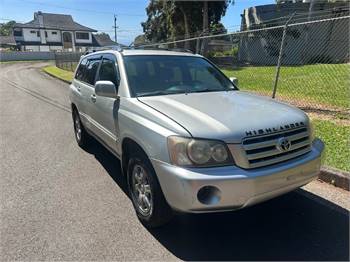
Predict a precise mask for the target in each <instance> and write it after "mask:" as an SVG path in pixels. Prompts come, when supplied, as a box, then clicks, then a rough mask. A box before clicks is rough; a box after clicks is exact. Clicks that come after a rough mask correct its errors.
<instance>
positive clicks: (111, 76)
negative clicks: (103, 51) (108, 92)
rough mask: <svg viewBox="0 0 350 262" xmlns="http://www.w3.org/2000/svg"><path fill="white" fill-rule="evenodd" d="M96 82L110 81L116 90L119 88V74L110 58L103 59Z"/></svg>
mask: <svg viewBox="0 0 350 262" xmlns="http://www.w3.org/2000/svg"><path fill="white" fill-rule="evenodd" d="M98 80H101V81H111V82H112V83H113V84H114V85H115V86H116V88H118V86H119V74H118V70H117V67H116V62H115V60H114V59H113V58H112V57H109V56H107V57H103V59H102V63H101V67H100V72H99V74H98Z"/></svg>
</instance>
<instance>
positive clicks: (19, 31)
mask: <svg viewBox="0 0 350 262" xmlns="http://www.w3.org/2000/svg"><path fill="white" fill-rule="evenodd" d="M13 35H14V36H23V33H22V30H18V29H14V30H13Z"/></svg>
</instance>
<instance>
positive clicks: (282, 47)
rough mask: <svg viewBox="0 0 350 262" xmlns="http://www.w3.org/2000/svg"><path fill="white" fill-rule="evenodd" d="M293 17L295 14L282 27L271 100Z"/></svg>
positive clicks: (275, 89) (274, 94) (273, 96)
mask: <svg viewBox="0 0 350 262" xmlns="http://www.w3.org/2000/svg"><path fill="white" fill-rule="evenodd" d="M294 15H295V12H294V13H293V14H292V15H291V16H290V17H289V19H288V20H287V22H286V23H285V24H284V27H283V35H282V40H281V47H280V53H279V56H278V61H277V67H276V77H275V83H274V86H273V92H272V98H275V97H276V91H277V84H278V79H279V76H280V70H281V62H282V56H283V51H284V43H285V41H286V35H287V29H288V24H289V22H290V20H292V18H293V17H294Z"/></svg>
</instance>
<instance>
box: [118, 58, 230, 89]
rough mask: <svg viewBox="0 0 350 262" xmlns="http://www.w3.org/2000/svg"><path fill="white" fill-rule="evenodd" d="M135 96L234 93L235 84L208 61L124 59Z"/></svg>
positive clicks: (189, 59) (196, 59) (200, 59)
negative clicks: (231, 91)
mask: <svg viewBox="0 0 350 262" xmlns="http://www.w3.org/2000/svg"><path fill="white" fill-rule="evenodd" d="M124 64H125V68H126V73H127V76H128V82H129V86H130V88H131V92H132V93H133V95H134V96H156V95H169V94H179V93H197V92H216V91H229V90H235V87H234V85H233V84H232V82H231V81H230V80H229V79H227V78H226V77H225V76H224V75H223V73H221V72H220V71H219V70H218V69H216V68H215V67H214V66H213V65H211V64H210V63H209V62H208V61H207V60H205V59H203V58H200V57H191V56H170V55H168V56H166V55H159V56H157V55H137V56H124Z"/></svg>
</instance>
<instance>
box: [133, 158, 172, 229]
mask: <svg viewBox="0 0 350 262" xmlns="http://www.w3.org/2000/svg"><path fill="white" fill-rule="evenodd" d="M127 176H128V188H129V193H130V196H131V200H132V203H133V205H134V208H135V211H136V214H137V216H138V218H139V220H140V221H141V222H142V224H144V225H145V226H146V227H159V226H161V225H164V224H166V223H167V222H169V220H170V219H171V217H172V210H171V208H170V206H169V205H168V203H167V202H166V200H165V198H164V195H163V192H162V190H161V188H160V185H159V182H158V179H157V177H156V174H155V172H154V170H153V167H152V165H151V163H150V161H149V159H148V157H147V156H145V154H144V153H143V152H136V153H134V154H133V155H132V156H131V157H130V159H129V164H128V172H127Z"/></svg>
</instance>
